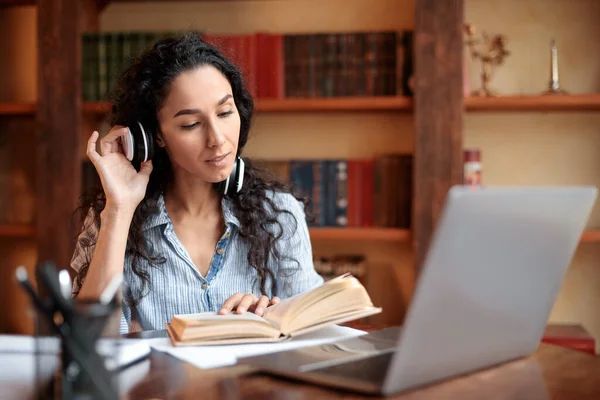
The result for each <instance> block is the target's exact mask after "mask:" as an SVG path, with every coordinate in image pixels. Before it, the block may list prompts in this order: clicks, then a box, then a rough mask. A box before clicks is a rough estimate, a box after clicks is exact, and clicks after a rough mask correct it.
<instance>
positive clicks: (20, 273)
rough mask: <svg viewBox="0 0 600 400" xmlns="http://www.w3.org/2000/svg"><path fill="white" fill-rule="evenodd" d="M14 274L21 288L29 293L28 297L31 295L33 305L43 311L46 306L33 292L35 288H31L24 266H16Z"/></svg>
mask: <svg viewBox="0 0 600 400" xmlns="http://www.w3.org/2000/svg"><path fill="white" fill-rule="evenodd" d="M15 275H16V277H17V281H19V283H20V284H21V286H22V287H23V289H25V291H26V292H27V294H29V297H31V301H32V302H33V304H34V306H35V307H36V308H37V309H38V311H39V312H45V311H46V309H47V307H46V306H45V305H44V304H43V303H42V300H41V299H40V298H39V296H38V295H37V294H36V293H35V290H33V287H32V286H31V283H30V282H29V278H28V277H27V270H26V269H25V267H24V266H22V265H20V266H18V267H17V270H16V272H15Z"/></svg>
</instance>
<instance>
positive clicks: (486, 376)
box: [0, 335, 600, 400]
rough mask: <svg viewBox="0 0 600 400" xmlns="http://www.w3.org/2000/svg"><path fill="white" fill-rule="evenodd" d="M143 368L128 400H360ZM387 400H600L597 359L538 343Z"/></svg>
mask: <svg viewBox="0 0 600 400" xmlns="http://www.w3.org/2000/svg"><path fill="white" fill-rule="evenodd" d="M144 336H146V335H144ZM144 363H145V364H146V365H145V368H146V370H145V371H144V372H143V374H144V376H143V378H142V379H141V380H139V381H138V382H137V383H136V384H135V385H134V386H133V387H131V388H129V389H128V391H127V395H126V398H128V399H197V398H203V399H227V400H230V399H242V398H244V399H260V400H269V399H277V400H288V399H289V400H301V399H338V398H345V399H348V398H361V396H358V395H355V394H352V393H349V392H341V391H336V390H332V389H327V388H322V387H318V386H313V385H309V384H304V383H300V382H295V381H291V380H285V379H280V378H275V377H270V376H267V375H262V374H257V373H252V372H251V371H249V370H244V368H243V367H228V368H219V369H212V370H201V369H198V368H196V367H193V366H192V365H190V364H188V363H185V362H182V361H179V360H178V359H176V358H174V357H172V356H170V355H168V354H165V353H160V352H155V351H153V352H152V355H151V356H150V358H149V359H148V360H145V361H144ZM132 368H133V367H132ZM21 389H23V388H21ZM0 393H3V394H10V395H17V394H18V393H20V389H19V388H18V387H15V385H14V384H13V383H11V382H7V381H3V380H2V379H0ZM9 398H13V397H9ZM14 398H19V397H18V396H17V397H14ZM365 398H368V397H365ZM371 398H372V397H371ZM390 398H394V399H396V398H398V399H432V398H434V399H442V398H443V399H466V398H469V399H470V398H484V399H486V400H495V399H536V400H537V399H552V400H560V399H568V400H572V399H595V400H597V399H600V356H592V355H589V354H586V353H583V352H580V351H575V350H570V349H566V348H563V347H559V346H555V345H551V344H541V345H540V347H539V349H538V350H537V352H536V353H535V354H533V355H531V356H530V357H527V358H525V359H521V360H518V361H513V362H510V363H506V364H503V365H500V366H497V367H494V368H490V369H487V370H483V371H480V372H476V373H473V374H470V375H467V376H463V377H458V378H454V379H450V380H447V381H445V382H442V383H439V384H437V385H431V386H428V387H424V388H421V389H416V390H413V391H410V392H406V393H404V394H400V395H397V396H393V397H390Z"/></svg>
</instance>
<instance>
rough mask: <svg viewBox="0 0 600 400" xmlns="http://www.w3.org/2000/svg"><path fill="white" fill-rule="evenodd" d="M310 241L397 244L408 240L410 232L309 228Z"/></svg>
mask: <svg viewBox="0 0 600 400" xmlns="http://www.w3.org/2000/svg"><path fill="white" fill-rule="evenodd" d="M309 231H310V238H311V240H349V241H352V240H354V241H384V242H399V241H407V240H409V239H410V231H409V230H407V229H396V228H333V227H332V228H329V227H323V228H318V227H314V228H313V227H311V228H309Z"/></svg>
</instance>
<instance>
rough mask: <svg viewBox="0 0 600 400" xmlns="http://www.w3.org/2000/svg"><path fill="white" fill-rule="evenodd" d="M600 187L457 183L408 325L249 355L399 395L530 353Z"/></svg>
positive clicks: (310, 375) (305, 374) (265, 364)
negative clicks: (466, 185) (319, 343)
mask: <svg viewBox="0 0 600 400" xmlns="http://www.w3.org/2000/svg"><path fill="white" fill-rule="evenodd" d="M596 196H597V189H596V188H594V187H553V188H548V187H545V188H541V187H511V188H506V187H498V188H493V187H489V188H482V189H475V190H474V189H470V188H466V187H462V186H456V187H453V188H452V189H451V190H450V191H449V192H448V195H447V198H446V202H445V205H444V209H443V212H442V214H441V216H440V219H439V223H438V228H437V230H436V232H435V234H434V236H433V238H432V241H431V244H430V248H429V251H428V254H427V257H426V260H425V263H424V265H423V269H422V270H421V273H420V276H419V279H418V282H417V287H416V289H415V292H414V296H413V299H412V301H411V304H410V308H409V310H408V314H407V316H406V319H405V321H404V325H403V327H402V329H400V328H388V329H385V330H381V331H377V332H373V333H370V334H365V335H363V336H360V337H357V338H353V339H349V340H343V341H339V342H335V343H330V344H325V345H322V346H314V347H307V348H302V349H297V350H290V351H283V352H279V353H271V354H266V355H261V356H255V357H249V358H243V359H240V360H239V363H240V364H251V365H253V366H256V367H258V368H259V369H260V370H262V371H264V372H267V373H272V374H276V375H280V376H287V377H291V378H295V379H299V380H303V381H309V382H314V383H319V384H324V385H328V386H332V387H337V388H345V389H349V390H354V391H359V392H364V393H372V394H379V395H390V394H394V393H398V392H401V391H404V390H407V389H412V388H416V387H418V386H421V385H424V384H431V383H434V382H439V381H441V380H444V379H449V378H451V377H454V376H457V375H461V374H465V373H468V372H473V371H476V370H479V369H483V368H486V367H490V366H493V365H497V364H500V363H503V362H506V361H509V360H514V359H517V358H521V357H524V356H527V355H529V354H531V353H532V352H535V351H536V349H537V347H538V346H539V344H540V341H541V339H542V335H543V332H544V329H545V326H546V323H547V321H548V317H549V315H550V312H551V310H552V307H553V305H554V302H555V300H556V297H557V294H558V292H559V289H560V287H561V283H562V281H563V277H564V275H565V272H566V270H567V268H568V267H569V265H570V263H571V260H572V258H573V255H574V253H575V250H576V248H577V246H578V243H579V240H580V237H581V235H582V233H583V231H584V229H585V227H586V223H587V221H588V218H589V215H590V212H591V210H592V207H593V205H594V202H595V200H596Z"/></svg>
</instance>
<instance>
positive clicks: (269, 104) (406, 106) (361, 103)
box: [83, 96, 412, 114]
mask: <svg viewBox="0 0 600 400" xmlns="http://www.w3.org/2000/svg"><path fill="white" fill-rule="evenodd" d="M255 108H256V111H257V112H307V111H357V112H360V111H411V110H412V99H410V98H408V97H399V96H398V97H396V96H390V97H340V98H286V99H257V100H255ZM83 111H84V112H85V113H87V114H106V113H107V112H109V111H110V103H108V102H103V101H98V102H95V101H94V102H84V103H83Z"/></svg>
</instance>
